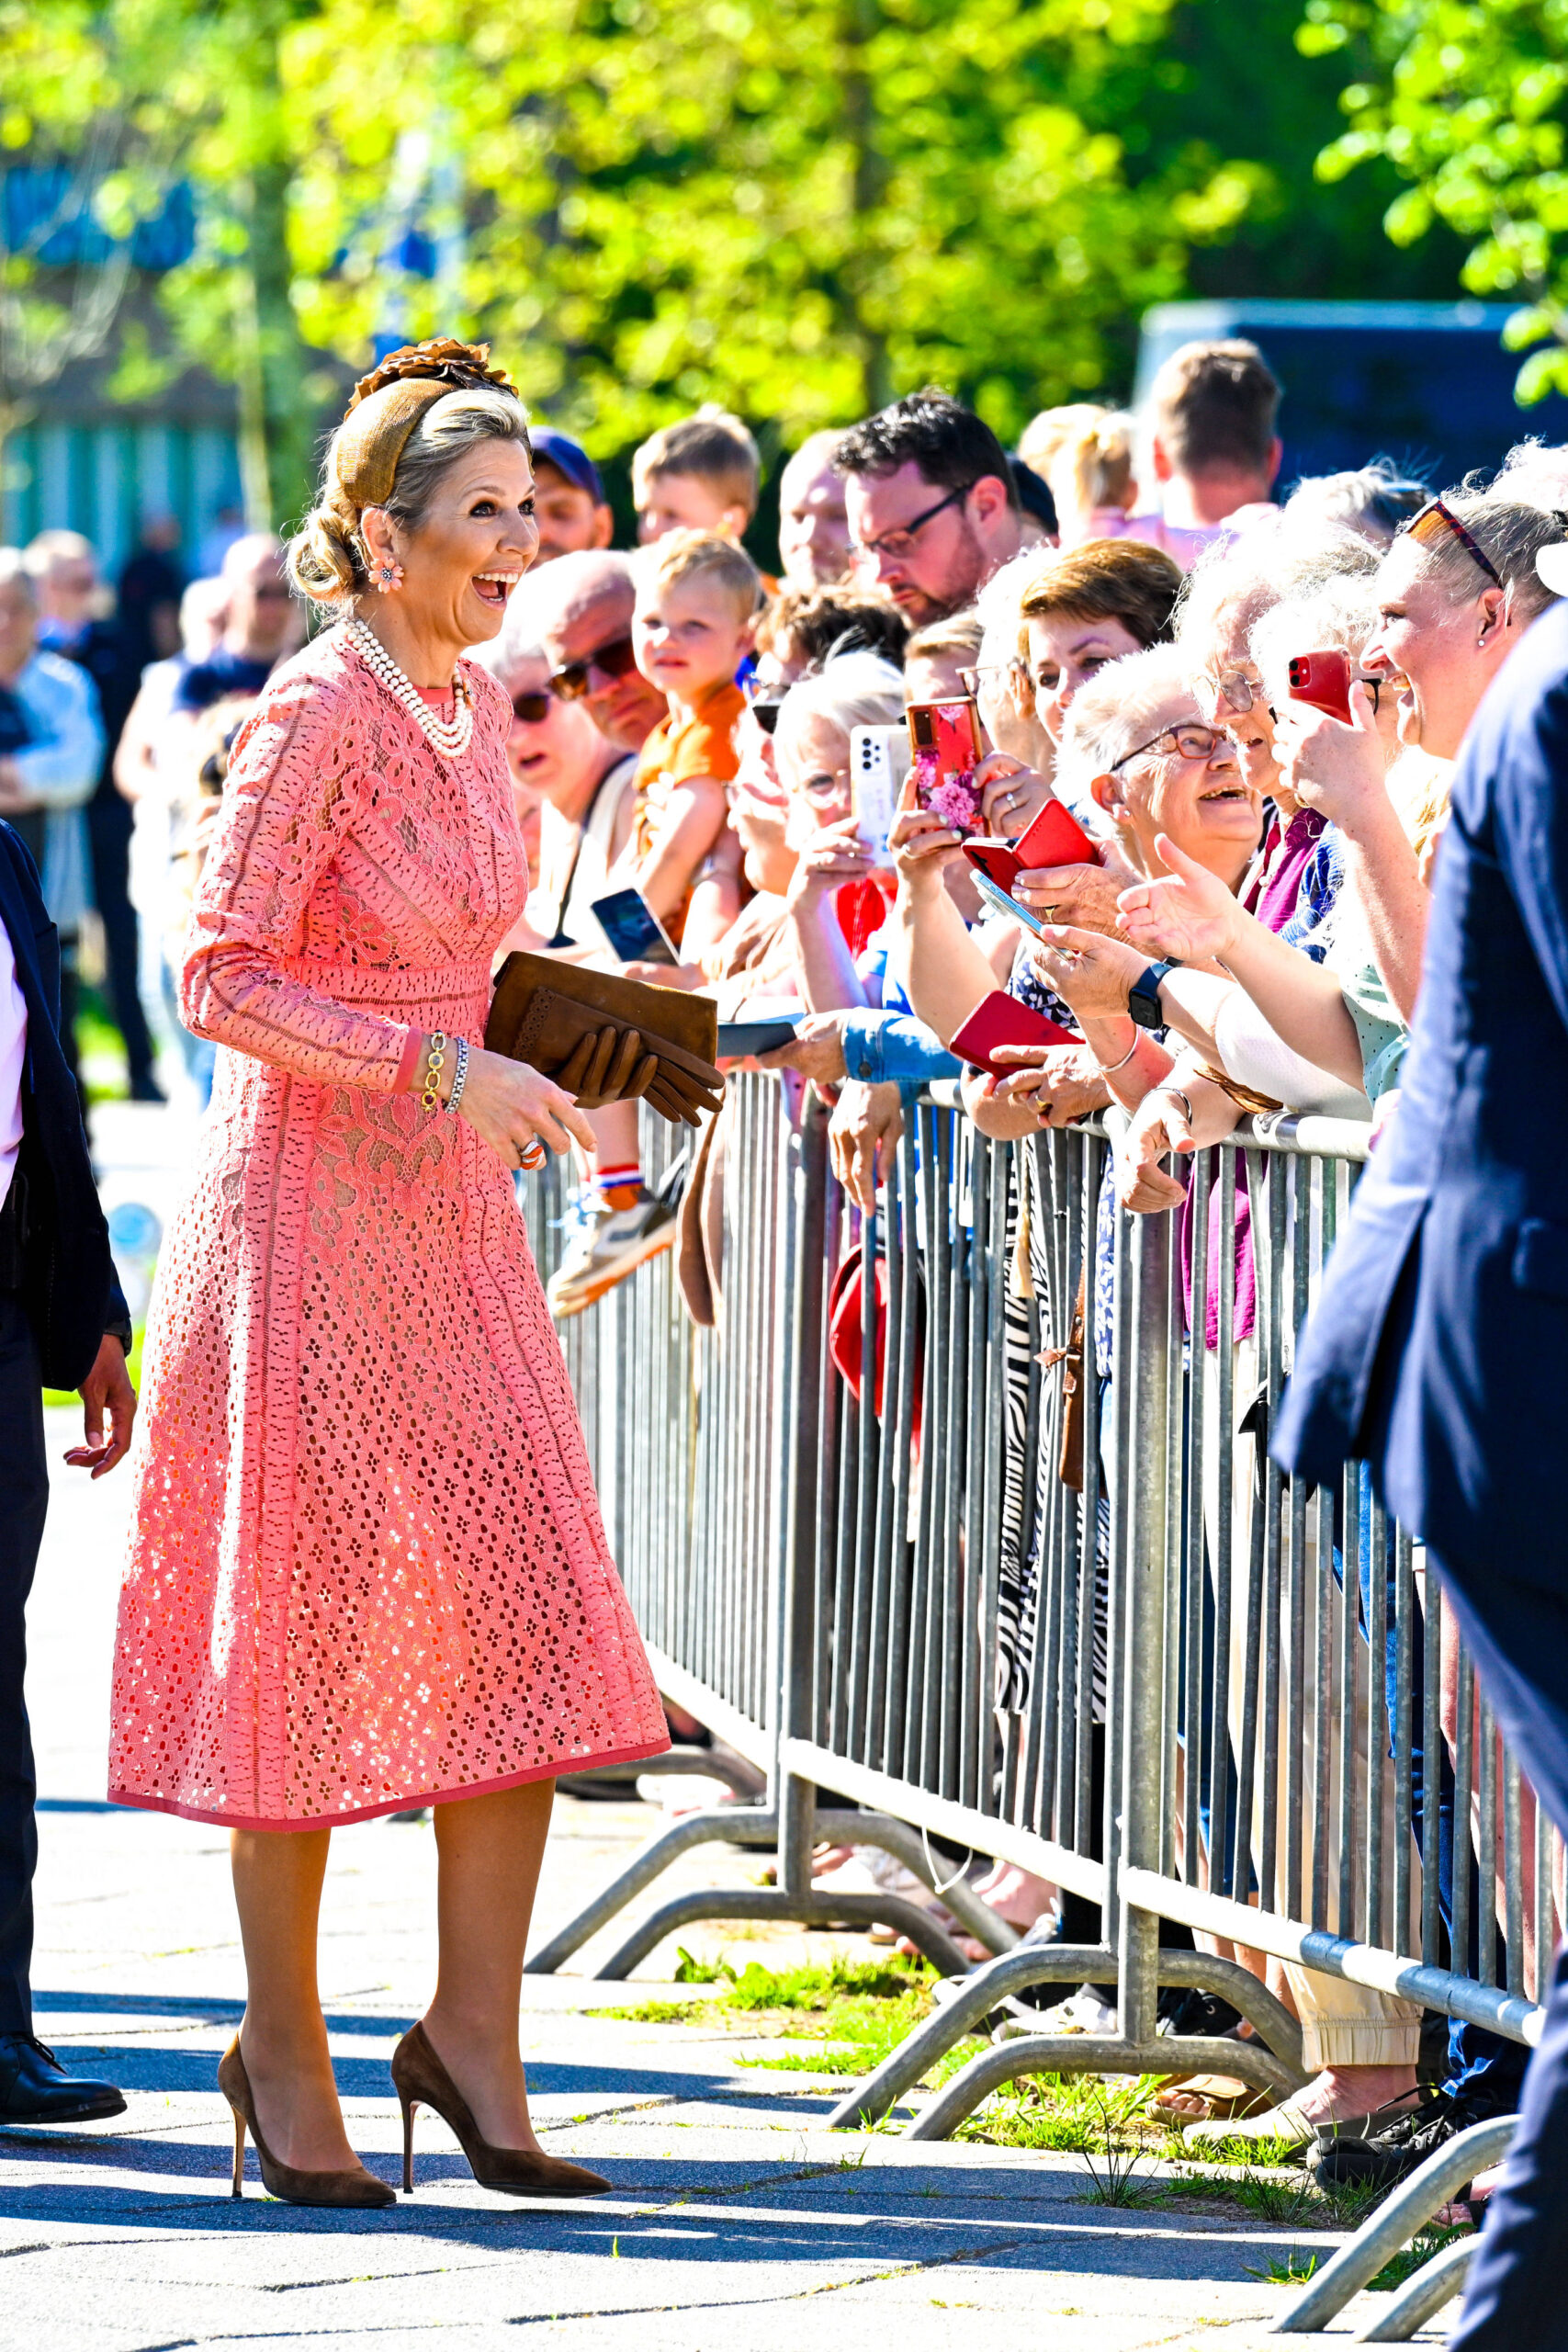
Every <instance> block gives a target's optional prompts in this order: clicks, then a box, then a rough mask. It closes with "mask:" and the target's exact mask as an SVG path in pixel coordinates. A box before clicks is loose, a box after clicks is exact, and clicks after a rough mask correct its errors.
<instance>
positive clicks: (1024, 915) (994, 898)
mask: <svg viewBox="0 0 1568 2352" xmlns="http://www.w3.org/2000/svg"><path fill="white" fill-rule="evenodd" d="M975 888H976V890H978V891H979V893H980V896H981V897H982V898H983V899H985V900H986V901H987V904H988V905H990V906H993V907H995V909H996V910H997V912H998V914H1003V915H1010V916H1011V918H1012V920H1013V922H1021V924H1022V925H1023V927H1024V929H1025V931H1032V933H1034V936H1035V938H1036V939H1039V938H1041V937H1043V933H1044V930H1045V926H1044V924H1043V922H1041V920H1040V917H1039V916H1038V915H1037V914H1036V913H1035V911H1034V910H1033V908H1032V907H1025V906H1021V905H1020V903H1019V901H1018V900H1017V899H1010V898H1009V896H1008V894H1007V892H1006V891H1005V890H1001V889H998V887H997V885H996V884H995V883H994V882H993V881H992V879H991V877H990V876H989V875H988V874H987V873H986V872H985V871H984V870H983V868H981V867H980V866H976V868H975Z"/></svg>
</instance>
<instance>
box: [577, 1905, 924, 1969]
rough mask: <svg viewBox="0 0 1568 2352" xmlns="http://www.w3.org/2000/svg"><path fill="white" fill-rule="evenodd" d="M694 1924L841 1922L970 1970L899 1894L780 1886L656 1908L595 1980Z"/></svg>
mask: <svg viewBox="0 0 1568 2352" xmlns="http://www.w3.org/2000/svg"><path fill="white" fill-rule="evenodd" d="M698 1919H793V1920H798V1921H800V1923H801V1924H802V1925H803V1926H806V1927H823V1928H828V1927H832V1926H834V1925H835V1924H836V1923H837V1922H838V1921H839V1920H840V1919H841V1920H846V1921H848V1922H849V1923H850V1924H851V1925H852V1926H856V1927H867V1928H872V1927H888V1928H897V1929H898V1930H899V1932H900V1933H901V1934H903V1935H906V1936H908V1938H909V1939H910V1941H911V1942H912V1943H914V1944H916V1945H918V1946H919V1950H920V1951H923V1952H924V1953H925V1955H926V1958H927V1959H928V1960H929V1961H931V1962H933V1963H934V1964H935V1966H936V1967H938V1968H940V1969H941V1970H942V1973H943V1974H944V1975H949V1976H956V1975H959V1974H961V1973H963V1971H964V1969H965V1968H967V1966H968V1964H969V1963H968V1962H967V1961H966V1960H965V1959H964V1954H963V1953H962V1952H961V1951H959V1949H958V1947H957V1945H956V1944H955V1943H954V1942H953V1939H952V1938H951V1937H949V1936H946V1935H944V1934H943V1932H942V1929H941V1928H939V1927H938V1926H937V1924H936V1922H935V1920H934V1919H933V1918H932V1917H931V1913H930V1912H929V1911H923V1910H922V1909H921V1908H920V1905H919V1904H918V1903H910V1902H908V1901H907V1900H906V1898H905V1897H904V1896H903V1895H901V1894H792V1893H791V1892H790V1891H789V1890H788V1889H787V1888H786V1887H782V1886H759V1887H749V1888H746V1889H744V1890H740V1889H737V1890H736V1891H735V1892H733V1893H727V1892H726V1891H725V1890H724V1889H722V1888H719V1887H712V1888H709V1887H699V1888H697V1889H696V1890H695V1892H694V1893H693V1894H677V1895H675V1896H674V1897H673V1898H672V1899H671V1901H670V1902H668V1903H664V1904H660V1907H659V1909H658V1910H657V1911H655V1912H653V1913H652V1914H651V1915H650V1917H648V1918H646V1919H645V1920H644V1921H643V1922H642V1924H641V1926H640V1927H637V1928H634V1929H633V1930H632V1933H631V1934H630V1935H629V1936H628V1937H627V1938H626V1942H625V1943H624V1944H622V1945H620V1946H619V1947H618V1949H617V1950H616V1951H613V1952H612V1953H611V1955H610V1957H609V1959H608V1960H607V1961H606V1962H604V1966H603V1967H602V1968H600V1969H597V1970H595V1972H594V1973H595V1975H596V1976H598V1977H600V1978H603V1979H604V1980H606V1981H608V1982H610V1983H617V1982H618V1981H619V1980H620V1979H621V1978H623V1977H626V1976H629V1975H630V1974H631V1973H632V1970H633V1969H634V1968H635V1967H636V1966H637V1962H639V1961H643V1960H646V1959H647V1958H648V1955H649V1952H650V1951H652V1950H653V1948H654V1946H655V1945H656V1944H659V1943H661V1942H662V1941H663V1939H664V1938H665V1937H666V1936H668V1935H671V1934H672V1933H673V1932H674V1931H675V1929H676V1928H688V1927H690V1926H692V1924H693V1923H694V1921H695V1920H698Z"/></svg>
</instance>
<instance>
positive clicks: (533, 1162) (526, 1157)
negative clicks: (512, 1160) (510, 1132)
mask: <svg viewBox="0 0 1568 2352" xmlns="http://www.w3.org/2000/svg"><path fill="white" fill-rule="evenodd" d="M547 1157H548V1155H547V1152H546V1150H545V1147H544V1145H543V1144H542V1143H541V1142H540V1141H539V1138H538V1136H529V1138H528V1140H527V1142H526V1143H520V1144H519V1145H518V1147H517V1165H518V1167H519V1168H527V1169H535V1168H542V1167H543V1166H544V1164H545V1161H546V1159H547Z"/></svg>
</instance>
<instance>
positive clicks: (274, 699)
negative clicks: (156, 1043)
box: [180, 674, 419, 1093]
mask: <svg viewBox="0 0 1568 2352" xmlns="http://www.w3.org/2000/svg"><path fill="white" fill-rule="evenodd" d="M366 786H367V775H366V765H365V759H364V745H363V734H362V730H361V729H359V728H358V727H357V726H356V725H355V696H354V693H353V690H352V687H351V686H350V685H349V684H347V683H346V682H345V681H342V680H332V679H323V678H321V677H312V676H310V675H308V674H297V675H295V676H293V677H289V678H286V679H284V680H282V681H280V682H279V683H278V684H276V685H275V686H271V687H269V688H268V689H267V691H266V692H265V694H264V695H263V697H262V700H261V702H260V704H259V705H258V706H257V707H256V709H255V711H254V713H253V714H252V716H251V717H250V718H248V719H247V720H246V722H245V725H244V726H243V729H241V731H240V734H239V736H238V737H237V739H236V741H235V744H234V749H233V753H232V756H231V761H230V765H229V775H228V781H227V783H226V786H225V787H224V793H223V809H222V814H221V816H220V819H219V820H218V825H217V830H216V831H215V834H214V837H213V842H212V846H211V849H210V851H209V854H208V859H207V864H206V866H205V868H204V870H203V873H202V876H201V880H200V882H199V883H198V885H197V891H196V898H195V902H194V904H193V906H192V909H191V922H190V930H189V932H188V933H187V934H186V961H185V968H184V971H183V973H182V975H181V983H180V1011H181V1014H182V1017H183V1018H184V1020H185V1023H186V1027H187V1028H189V1029H191V1030H193V1031H194V1032H195V1033H196V1035H197V1036H198V1037H210V1038H212V1039H213V1040H214V1041H215V1042H216V1043H217V1044H219V1045H222V1046H233V1047H234V1048H235V1049H236V1050H237V1051H238V1052H240V1053H243V1054H254V1056H255V1057H257V1058H258V1059H259V1060H261V1061H265V1062H271V1063H274V1064H276V1065H277V1066H278V1067H279V1068H281V1069H289V1070H293V1071H295V1072H296V1073H297V1074H298V1075H299V1076H300V1077H302V1078H310V1079H315V1080H320V1081H322V1082H324V1083H326V1084H330V1085H340V1086H365V1087H370V1088H372V1089H375V1090H378V1091H382V1092H386V1093H390V1092H391V1091H393V1090H394V1089H395V1088H396V1087H397V1086H398V1085H399V1084H400V1083H403V1084H406V1083H407V1082H408V1080H409V1077H410V1074H411V1069H412V1063H413V1061H414V1060H415V1059H416V1058H417V1053H418V1047H419V1033H418V1032H417V1031H415V1030H413V1029H411V1028H410V1027H408V1026H407V1024H406V1023H402V1022H400V1021H390V1020H388V1019H387V1018H386V1017H385V1016H384V1015H382V1014H380V1013H377V1012H370V1011H369V1010H368V1009H367V1010H365V1011H356V1010H354V1009H352V1008H350V1007H348V1006H344V1005H342V1004H338V1003H335V1002H334V1001H333V999H332V998H331V996H330V995H327V994H323V993H322V992H321V991H320V990H318V989H315V988H313V987H312V986H311V985H310V981H309V979H308V978H302V977H301V976H300V974H299V968H298V967H299V962H300V960H301V957H302V954H303V949H304V945H305V938H306V918H307V911H308V910H309V908H310V900H311V898H312V894H313V893H314V892H315V891H316V889H317V888H318V886H319V885H320V884H321V880H322V878H323V876H325V875H326V873H327V871H328V869H329V868H330V867H331V865H333V860H334V859H335V858H337V857H338V855H339V854H340V853H341V851H342V849H343V847H344V843H345V842H346V841H347V839H348V837H349V835H350V833H351V831H352V829H353V826H354V822H355V816H356V814H357V813H358V809H359V806H360V803H361V799H362V797H363V796H364V793H365V790H366ZM290 965H292V966H293V967H295V968H294V969H293V970H290V969H288V968H286V967H288V966H290Z"/></svg>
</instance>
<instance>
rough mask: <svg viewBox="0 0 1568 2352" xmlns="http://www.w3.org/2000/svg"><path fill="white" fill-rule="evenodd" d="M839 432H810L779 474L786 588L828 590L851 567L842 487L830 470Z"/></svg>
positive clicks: (831, 469)
mask: <svg viewBox="0 0 1568 2352" xmlns="http://www.w3.org/2000/svg"><path fill="white" fill-rule="evenodd" d="M842 439H843V435H842V434H841V433H814V434H812V435H811V437H810V439H809V440H807V441H803V442H802V443H801V445H800V447H799V448H798V449H797V450H796V451H795V455H794V457H793V458H791V459H790V461H789V463H788V465H787V466H786V467H785V468H784V472H783V474H782V475H781V476H780V478H779V562H780V564H781V565H782V566H783V570H784V586H785V587H786V588H801V589H806V590H807V591H809V590H811V589H814V588H831V587H833V586H834V585H835V584H836V583H837V582H839V581H840V580H846V579H848V577H849V571H850V518H849V516H848V515H847V514H846V513H845V512H844V485H843V481H842V479H841V477H840V475H838V474H836V473H835V472H834V471H833V452H834V450H835V449H836V448H837V447H838V446H839V443H840V441H841V440H842Z"/></svg>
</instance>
